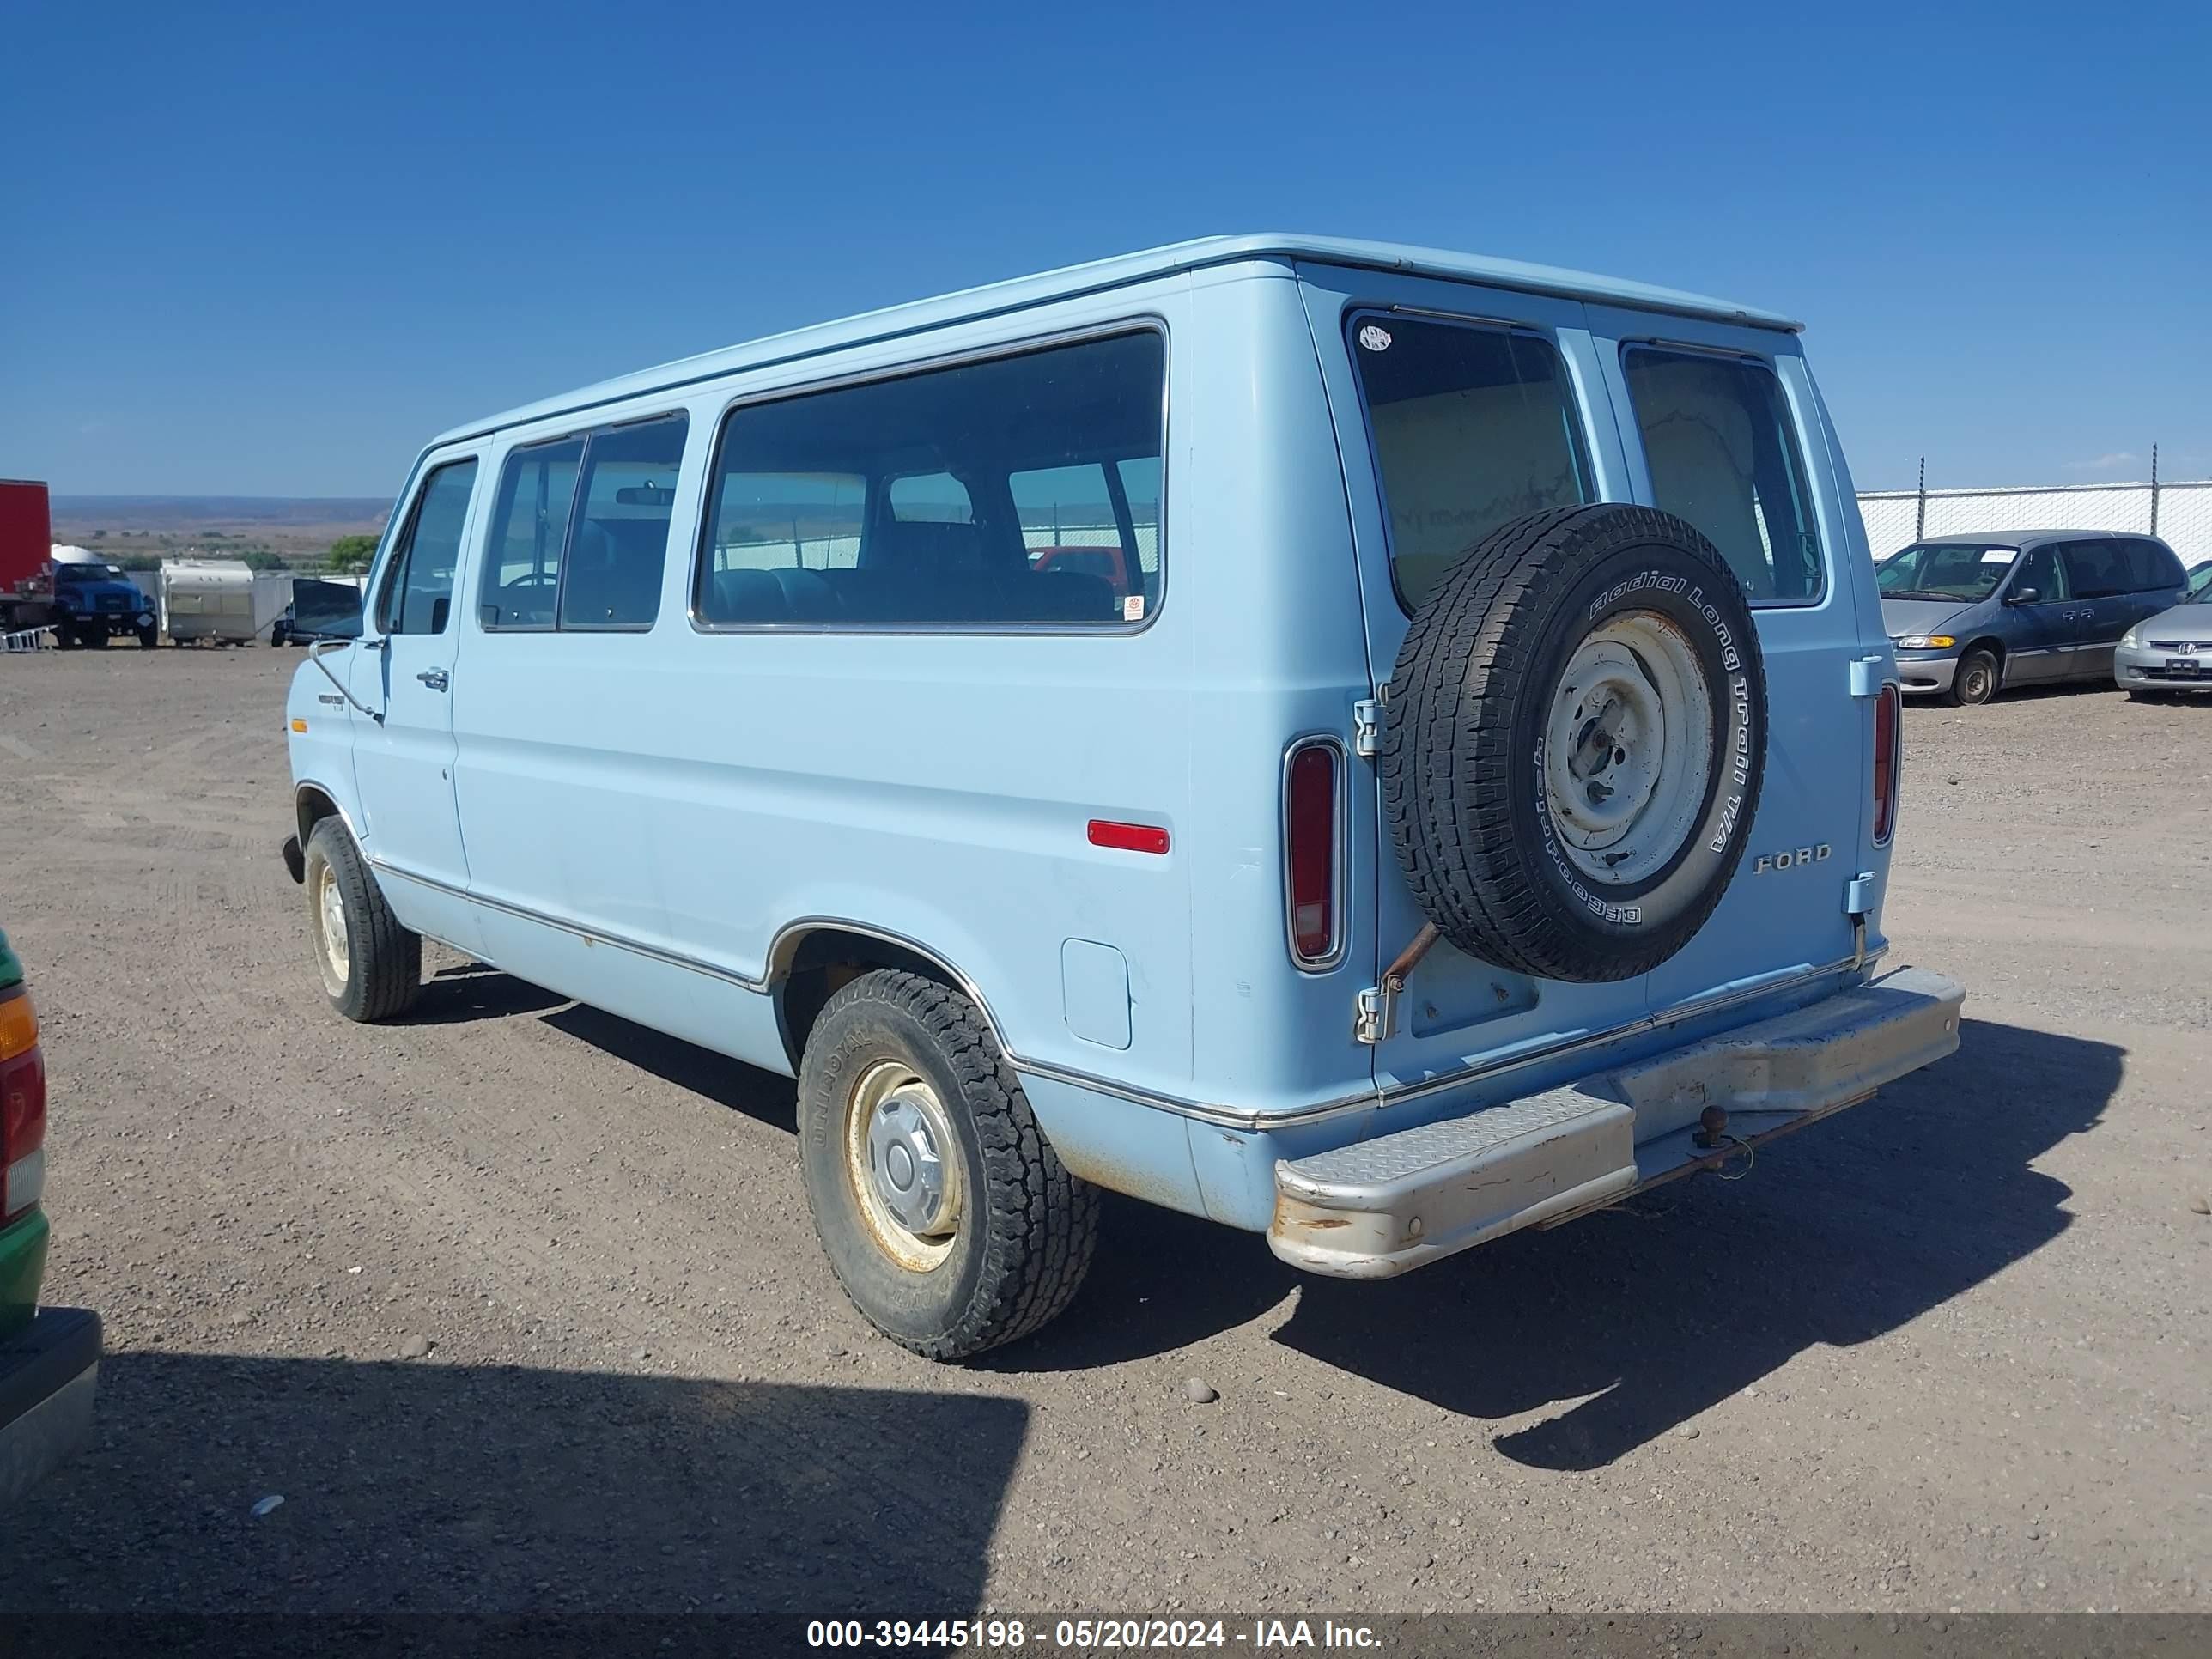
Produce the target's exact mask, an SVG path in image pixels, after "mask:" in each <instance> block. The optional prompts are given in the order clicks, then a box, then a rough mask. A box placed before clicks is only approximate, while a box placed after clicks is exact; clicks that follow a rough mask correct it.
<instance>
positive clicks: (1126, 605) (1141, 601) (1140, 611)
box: [1121, 593, 1145, 622]
mask: <svg viewBox="0 0 2212 1659" xmlns="http://www.w3.org/2000/svg"><path fill="white" fill-rule="evenodd" d="M1144 619H1145V596H1144V595H1143V594H1141V593H1132V594H1130V595H1128V597H1127V598H1126V599H1123V600H1122V601H1121V620H1122V621H1123V622H1142V621H1144Z"/></svg>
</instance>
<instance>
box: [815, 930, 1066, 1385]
mask: <svg viewBox="0 0 2212 1659" xmlns="http://www.w3.org/2000/svg"><path fill="white" fill-rule="evenodd" d="M799 1162H800V1168H801V1171H802V1173H803V1175H804V1176H805V1182H806V1197H807V1203H808V1205H809V1206H810V1207H811V1209H812V1211H813V1212H814V1230H815V1232H816V1234H817V1237H819V1238H820V1239H821V1241H822V1249H823V1252H824V1253H825V1254H826V1255H828V1256H829V1266H830V1267H831V1269H832V1271H834V1272H835V1273H836V1275H837V1282H838V1283H839V1284H840V1285H842V1286H843V1287H844V1291H845V1294H846V1295H847V1296H848V1297H850V1298H851V1299H852V1302H853V1305H854V1307H856V1308H858V1309H859V1310H860V1312H861V1314H862V1315H863V1316H865V1317H866V1319H867V1321H868V1322H869V1323H870V1324H872V1325H873V1326H874V1327H875V1328H877V1329H878V1330H879V1331H881V1332H883V1334H884V1335H886V1336H888V1337H890V1339H891V1340H893V1341H894V1342H896V1343H898V1344H899V1345H900V1346H902V1347H904V1348H908V1349H909V1350H911V1351H912V1352H915V1353H918V1354H920V1355H921V1356H922V1357H923V1358H927V1359H937V1360H959V1359H966V1358H970V1357H971V1356H973V1355H975V1354H979V1353H981V1352H983V1351H984V1350H985V1349H987V1348H992V1347H996V1346H998V1345H999V1344H1000V1343H1002V1342H1011V1341H1012V1340H1015V1339H1016V1338H1018V1337H1023V1336H1026V1335H1028V1334H1030V1332H1032V1331H1034V1330H1036V1329H1037V1328H1039V1327H1041V1326H1042V1325H1043V1324H1045V1323H1046V1322H1048V1321H1049V1320H1050V1319H1052V1318H1053V1317H1054V1316H1055V1315H1057V1314H1058V1313H1060V1311H1061V1310H1063V1309H1065V1308H1066V1306H1067V1304H1068V1303H1069V1302H1070V1301H1071V1300H1073V1297H1074V1296H1075V1292H1076V1291H1077V1290H1078V1289H1079V1287H1080V1286H1081V1285H1082V1283H1083V1277H1084V1274H1085V1273H1086V1272H1087V1271H1088V1270H1089V1268H1090V1266H1091V1252H1092V1250H1093V1249H1094V1248H1095V1246H1096V1244H1097V1236H1098V1192H1097V1188H1094V1187H1091V1186H1090V1185H1089V1184H1087V1183H1086V1182H1082V1181H1079V1180H1078V1179H1076V1178H1075V1177H1074V1176H1072V1175H1070V1174H1069V1173H1068V1172H1067V1170H1066V1167H1065V1166H1064V1165H1063V1164H1061V1163H1060V1158H1059V1156H1058V1154H1056V1153H1055V1152H1054V1151H1053V1149H1052V1147H1051V1146H1050V1145H1049V1144H1048V1142H1047V1141H1046V1139H1045V1138H1044V1135H1043V1133H1042V1131H1041V1130H1039V1129H1038V1127H1037V1124H1036V1118H1035V1117H1034V1116H1033V1115H1031V1114H1030V1106H1029V1102H1028V1100H1027V1099H1026V1098H1025V1097H1024V1095H1023V1093H1022V1087H1021V1083H1020V1081H1019V1079H1017V1078H1016V1077H1015V1075H1014V1073H1013V1071H1012V1067H1010V1066H1008V1065H1007V1064H1006V1057H1005V1055H1004V1054H1001V1053H1000V1051H999V1047H998V1044H997V1043H996V1042H994V1040H993V1038H992V1036H991V1032H990V1030H989V1028H988V1027H987V1026H986V1025H985V1024H984V1023H983V1019H982V1017H981V1014H980V1013H978V1012H977V1011H976V1009H975V1005H974V1004H973V1003H971V1002H969V1000H968V999H967V998H965V997H963V996H962V995H960V994H958V993H957V992H955V991H953V990H951V989H949V988H948V987H945V986H943V985H940V984H939V983H937V982H936V981H933V980H929V979H925V978H923V977H921V975H918V974H909V973H904V972H899V971H896V970H893V969H879V970H878V971H876V972H873V973H868V974H863V975H861V976H860V978H858V979H856V980H854V981H852V983H850V984H849V985H847V986H846V987H844V988H843V989H842V990H840V991H839V992H838V993H837V994H836V995H835V996H833V997H831V998H830V1000H829V1004H828V1006H825V1007H824V1008H823V1011H822V1015H821V1018H819V1019H817V1021H816V1022H815V1024H814V1028H813V1030H812V1031H811V1033H810V1034H809V1036H808V1037H807V1042H806V1053H805V1057H804V1059H803V1060H801V1062H800V1065H799Z"/></svg>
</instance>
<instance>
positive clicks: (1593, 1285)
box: [1275, 1019, 2123, 1469]
mask: <svg viewBox="0 0 2212 1659" xmlns="http://www.w3.org/2000/svg"><path fill="white" fill-rule="evenodd" d="M2122 1058H2123V1051H2122V1050H2121V1049H2119V1048H2114V1047H2112V1046H2111V1045H2109V1044H2106V1043H2101V1042H2084V1041H2081V1040H2079V1039H2076V1038H2073V1037H2066V1036H2054V1035H2052V1034H2051V1033H2048V1032H2044V1031H2036V1030H2027V1029H2024V1028H2021V1027H2019V1026H2012V1025H1999V1024H1992V1023H1990V1022H1989V1021H1986V1020H1973V1019H1969V1020H1966V1021H1965V1022H1964V1023H1963V1026H1962V1030H1961V1036H1960V1051H1959V1053H1958V1054H1954V1055H1953V1056H1952V1057H1951V1058H1949V1059H1948V1060H1943V1061H1942V1062H1940V1063H1938V1064H1937V1065H1935V1066H1929V1068H1928V1069H1927V1070H1926V1071H1924V1072H1922V1073H1917V1074H1916V1075H1915V1076H1913V1077H1911V1078H1908V1079H1905V1080H1903V1081H1901V1082H1899V1083H1896V1084H1893V1085H1890V1086H1889V1087H1888V1088H1887V1089H1885V1090H1884V1091H1882V1092H1881V1094H1880V1095H1879V1096H1877V1097H1875V1099H1874V1100H1871V1101H1869V1102H1867V1103H1865V1104H1863V1105H1861V1106H1859V1107H1857V1108H1855V1109H1852V1110H1850V1111H1849V1112H1846V1113H1844V1114H1843V1115H1840V1116H1838V1117H1836V1118H1834V1119H1832V1120H1830V1121H1827V1122H1826V1123H1823V1124H1816V1125H1814V1126H1813V1127H1810V1128H1808V1129H1806V1130H1805V1131H1803V1132H1802V1133H1801V1134H1797V1135H1794V1136H1790V1137H1787V1138H1785V1139H1782V1140H1778V1141H1776V1142H1773V1143H1771V1144H1770V1145H1769V1146H1767V1147H1766V1148H1765V1149H1764V1150H1763V1152H1761V1154H1760V1156H1759V1160H1758V1164H1757V1166H1756V1167H1755V1168H1754V1169H1753V1171H1752V1172H1751V1174H1750V1175H1749V1176H1747V1178H1745V1179H1743V1180H1741V1181H1735V1182H1722V1181H1720V1180H1718V1179H1717V1178H1714V1177H1711V1176H1695V1177H1692V1178H1691V1179H1689V1180H1687V1181H1684V1182H1679V1183H1676V1184H1675V1185H1674V1186H1670V1187H1664V1188H1656V1189H1655V1190H1654V1191H1653V1192H1652V1193H1651V1194H1650V1195H1649V1196H1648V1197H1646V1198H1644V1199H1641V1200H1635V1201H1634V1202H1633V1203H1632V1205H1630V1206H1624V1207H1623V1208H1620V1209H1617V1210H1614V1211H1611V1212H1601V1213H1600V1214H1597V1215H1594V1216H1589V1217H1586V1218H1583V1219H1582V1220H1580V1221H1577V1222H1574V1223H1571V1224H1570V1225H1566V1226H1564V1227H1561V1228H1559V1229H1558V1230H1557V1231H1552V1232H1536V1233H1521V1234H1516V1235H1515V1236H1513V1237H1510V1238H1507V1239H1504V1240H1501V1241H1499V1242H1498V1243H1496V1244H1493V1245H1490V1246H1488V1247H1486V1248H1485V1249H1480V1250H1477V1251H1474V1252H1472V1253H1471V1254H1470V1255H1468V1256H1467V1257H1465V1258H1463V1259H1462V1260H1461V1261H1455V1262H1447V1263H1443V1264H1441V1265H1440V1266H1438V1267H1431V1268H1429V1269H1426V1270H1425V1271H1424V1272H1421V1273H1415V1274H1413V1275H1411V1276H1409V1277H1407V1278H1406V1279H1397V1280H1393V1281H1390V1282H1388V1283H1385V1284H1382V1285H1346V1284H1340V1283H1336V1282H1333V1281H1324V1282H1321V1283H1317V1284H1313V1285H1309V1286H1308V1287H1307V1288H1306V1289H1305V1291H1304V1293H1303V1294H1302V1295H1301V1296H1300V1297H1299V1298H1298V1305H1297V1311H1296V1312H1295V1313H1294V1314H1293V1316H1291V1319H1290V1321H1289V1322H1287V1323H1286V1324H1285V1325H1284V1327H1283V1328H1281V1329H1280V1330H1279V1331H1278V1332H1276V1334H1275V1338H1276V1340H1278V1341H1279V1342H1283V1343H1285V1344H1287V1345H1289V1346H1291V1347H1294V1348H1297V1349H1298V1350H1300V1351H1301V1352H1305V1353H1308V1354H1310V1355H1312V1356H1313V1357H1314V1358H1317V1359H1322V1360H1324V1361H1326V1362H1328V1364H1334V1365H1337V1366H1340V1367H1342V1368H1343V1369H1345V1370H1350V1371H1354V1372H1357V1373H1358V1374H1359V1375H1361V1376H1366V1377H1369V1378H1370V1379H1372V1380H1373V1381H1375V1382H1377V1383H1382V1384H1383V1385H1384V1386H1386V1387H1389V1388H1393V1389H1400V1390H1401V1391H1403V1392H1405V1393H1407V1394H1412V1395H1419V1397H1421V1398H1422V1399H1425V1400H1428V1401H1432V1402H1434V1403H1436V1404H1437V1405H1440V1406H1443V1407H1445V1408H1447V1409H1448V1410H1450V1411H1454V1412H1460V1413H1466V1414H1468V1415H1470V1416H1474V1417H1480V1418H1486V1419H1498V1418H1508V1417H1515V1416H1519V1415H1522V1414H1524V1413H1529V1412H1533V1411H1539V1410H1541V1409H1542V1408H1543V1407H1547V1406H1548V1405H1551V1404H1553V1402H1556V1401H1568V1400H1579V1401H1581V1403H1580V1404H1578V1405H1576V1406H1574V1407H1571V1408H1570V1409H1569V1410H1567V1411H1565V1412H1564V1413H1561V1414H1560V1415H1559V1416H1557V1417H1553V1418H1550V1419H1547V1420H1545V1421H1543V1422H1541V1423H1539V1424H1537V1425H1534V1426H1533V1427H1530V1428H1527V1429H1523V1430H1521V1431H1517V1432H1514V1433H1511V1434H1508V1435H1505V1436H1503V1437H1500V1438H1499V1439H1498V1442H1497V1444H1498V1449H1499V1450H1500V1451H1502V1452H1504V1454H1505V1455H1508V1456H1510V1457H1511V1458H1513V1459H1515V1460H1516V1462H1522V1463H1525V1464H1528V1465H1531V1466H1533V1467H1536V1468H1553V1469H1589V1468H1598V1467H1601V1466H1602V1465H1604V1464H1607V1463H1610V1462H1613V1460H1614V1459H1616V1458H1618V1457H1620V1456H1621V1455H1623V1454H1624V1453H1626V1452H1627V1451H1629V1450H1631V1449H1633V1448H1635V1447H1637V1446H1639V1445H1642V1444H1643V1443H1645V1442H1647V1441H1650V1440H1651V1439H1653V1438H1655V1437H1657V1436H1659V1435H1662V1434H1663V1433H1665V1432H1666V1431H1668V1430H1669V1429H1671V1428H1673V1427H1674V1426H1675V1425H1678V1424H1680V1423H1682V1422H1684V1421H1686V1419H1690V1418H1692V1417H1694V1416H1696V1415H1697V1414H1698V1413H1701V1412H1703V1411H1705V1409H1706V1408H1707V1407H1711V1406H1712V1405H1714V1404H1716V1403H1717V1402H1718V1401H1722V1400H1723V1399H1726V1398H1727V1397H1728V1396H1729V1395H1732V1394H1735V1393H1736V1392H1738V1391H1740V1390H1741V1389H1744V1388H1747V1387H1748V1386H1750V1385H1751V1384H1753V1383H1757V1382H1758V1381H1759V1379H1760V1378H1761V1377H1764V1376H1766V1375H1768V1374H1769V1373H1770V1372H1771V1371H1773V1370H1776V1369H1778V1367H1780V1366H1782V1365H1783V1364H1786V1363H1787V1362H1788V1361H1789V1360H1790V1358H1792V1357H1793V1356H1795V1355H1796V1354H1797V1353H1798V1352H1801V1351H1802V1350H1804V1349H1806V1348H1808V1347H1811V1346H1814V1345H1815V1344H1822V1343H1825V1344H1828V1345H1830V1346H1838V1347H1843V1346H1850V1345H1852V1344H1854V1343H1859V1342H1864V1341H1867V1340H1870V1339H1872V1338H1875V1337H1877V1336H1881V1335H1883V1334H1887V1333H1889V1332H1891V1331H1894V1330H1896V1329H1898V1328H1899V1327H1901V1326H1903V1325H1905V1324H1907V1323H1908V1322H1911V1321H1912V1320H1914V1319H1916V1318H1917V1317H1919V1316H1921V1315H1922V1314H1924V1313H1926V1312H1928V1311H1929V1310H1930V1309H1932V1308H1935V1307H1937V1306H1940V1305H1941V1304H1943V1303H1944V1302H1946V1301H1948V1300H1949V1299H1950V1298H1951V1297H1955V1296H1958V1295H1960V1293H1961V1292H1963V1291H1968V1290H1971V1289H1972V1287H1973V1286H1975V1285H1978V1284H1980V1283H1981V1282H1982V1281H1983V1280H1984V1279H1988V1278H1990V1276H1991V1275H1992V1274H1994V1273H1998V1272H2000V1271H2002V1269H2004V1268H2006V1267H2010V1266H2011V1265H2012V1264H2013V1263H2015V1262H2016V1261H2020V1260H2021V1259H2022V1258H2023V1257H2025V1256H2027V1255H2030V1254H2032V1253H2033V1252H2034V1251H2035V1250H2037V1249H2040V1248H2041V1247H2042V1246H2043V1245H2045V1244H2047V1243H2050V1242H2051V1240H2052V1239H2054V1238H2056V1237H2057V1236H2058V1234H2059V1233H2060V1232H2062V1231H2064V1229H2065V1227H2066V1225H2067V1221H2068V1218H2067V1216H2066V1214H2065V1212H2063V1210H2062V1209H2061V1208H2060V1207H2059V1206H2060V1205H2061V1204H2062V1203H2063V1201H2064V1200H2065V1199H2066V1198H2067V1197H2068V1196H2069V1188H2067V1186H2066V1185H2065V1184H2064V1183H2063V1182H2060V1181H2057V1180H2055V1179H2053V1178H2052V1177H2051V1176H2046V1175H2043V1174H2040V1173H2039V1172H2038V1171H2037V1170H2035V1169H2034V1168H2033V1167H2032V1166H2033V1160H2035V1159H2036V1158H2039V1157H2040V1156H2042V1155H2043V1154H2044V1153H2045V1152H2049V1151H2050V1150H2051V1148H2052V1147H2054V1146H2057V1145H2058V1144H2059V1143H2060V1142H2061V1141H2063V1140H2064V1139H2066V1138H2067V1137H2068V1136H2069V1135H2075V1134H2081V1133H2085V1132H2087V1130H2089V1129H2092V1128H2093V1127H2095V1126H2096V1124H2097V1122H2098V1121H2099V1119H2100V1116H2101V1115H2102V1114H2103V1112H2104V1109H2105V1107H2106V1103H2107V1102H2108V1101H2109V1100H2110V1099H2111V1098H2112V1093H2113V1091H2115V1090H2116V1089H2117V1088H2118V1085H2119V1080H2120V1066H2121V1060H2122ZM1586 1395H1587V1396H1590V1397H1589V1398H1587V1399H1584V1398H1583V1396H1586Z"/></svg>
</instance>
